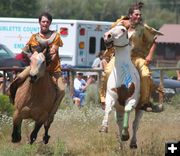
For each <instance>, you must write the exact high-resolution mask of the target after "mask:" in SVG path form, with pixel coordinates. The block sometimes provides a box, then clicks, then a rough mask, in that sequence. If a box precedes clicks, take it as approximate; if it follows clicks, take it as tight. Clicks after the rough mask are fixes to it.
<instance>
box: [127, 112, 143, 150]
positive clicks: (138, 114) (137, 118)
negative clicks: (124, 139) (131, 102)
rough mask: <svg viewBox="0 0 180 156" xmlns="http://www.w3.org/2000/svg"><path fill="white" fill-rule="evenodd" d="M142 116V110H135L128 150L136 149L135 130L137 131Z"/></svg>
mask: <svg viewBox="0 0 180 156" xmlns="http://www.w3.org/2000/svg"><path fill="white" fill-rule="evenodd" d="M142 115H143V111H142V110H136V112H135V119H134V121H133V125H132V126H133V127H132V130H133V134H132V138H131V141H130V148H137V138H136V133H137V130H138V127H139V121H140V119H141V118H142Z"/></svg>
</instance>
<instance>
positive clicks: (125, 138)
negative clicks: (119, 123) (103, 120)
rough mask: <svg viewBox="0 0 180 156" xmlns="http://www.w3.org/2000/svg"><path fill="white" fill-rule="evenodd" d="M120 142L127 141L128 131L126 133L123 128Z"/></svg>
mask: <svg viewBox="0 0 180 156" xmlns="http://www.w3.org/2000/svg"><path fill="white" fill-rule="evenodd" d="M121 140H122V141H127V140H129V131H128V129H126V128H125V129H123V130H122V135H121Z"/></svg>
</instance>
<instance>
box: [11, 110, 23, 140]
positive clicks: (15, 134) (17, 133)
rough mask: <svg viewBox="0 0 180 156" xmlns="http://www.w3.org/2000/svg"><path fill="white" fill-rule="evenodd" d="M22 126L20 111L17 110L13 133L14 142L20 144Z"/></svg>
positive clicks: (14, 117) (14, 116)
mask: <svg viewBox="0 0 180 156" xmlns="http://www.w3.org/2000/svg"><path fill="white" fill-rule="evenodd" d="M21 124H22V119H21V117H20V115H19V111H18V110H16V111H15V112H14V115H13V131H12V135H11V137H12V140H11V141H12V142H13V143H16V142H20V141H21Z"/></svg>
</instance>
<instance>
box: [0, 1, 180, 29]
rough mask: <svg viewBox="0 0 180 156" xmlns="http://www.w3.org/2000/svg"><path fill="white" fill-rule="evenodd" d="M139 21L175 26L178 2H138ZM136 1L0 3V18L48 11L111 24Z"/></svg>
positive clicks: (56, 14) (179, 11) (63, 16)
mask: <svg viewBox="0 0 180 156" xmlns="http://www.w3.org/2000/svg"><path fill="white" fill-rule="evenodd" d="M141 1H142V2H143V3H144V8H143V10H142V13H143V18H144V20H145V22H146V23H148V24H149V25H151V26H153V27H155V28H159V27H161V26H162V25H163V24H165V23H179V14H180V2H179V1H178V0H151V1H149V0H141ZM135 2H138V1H136V0H38V1H37V0H31V1H29V0H18V1H16V0H1V3H0V16H1V17H23V18H37V17H38V16H39V14H40V13H41V12H43V11H48V12H50V13H51V14H52V15H53V18H57V19H78V20H96V21H111V22H113V21H115V20H116V19H118V18H120V17H121V16H122V15H127V13H128V9H129V7H130V5H131V4H133V3H135Z"/></svg>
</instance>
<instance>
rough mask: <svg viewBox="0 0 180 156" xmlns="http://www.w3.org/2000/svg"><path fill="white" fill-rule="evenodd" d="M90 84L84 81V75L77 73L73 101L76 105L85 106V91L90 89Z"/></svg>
mask: <svg viewBox="0 0 180 156" xmlns="http://www.w3.org/2000/svg"><path fill="white" fill-rule="evenodd" d="M88 85H89V84H88V83H87V82H86V81H85V80H84V79H83V73H79V72H78V73H77V76H76V78H75V79H74V95H73V100H74V103H75V104H76V105H78V106H80V107H82V106H83V102H84V98H85V95H86V93H85V91H86V88H87V87H88Z"/></svg>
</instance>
